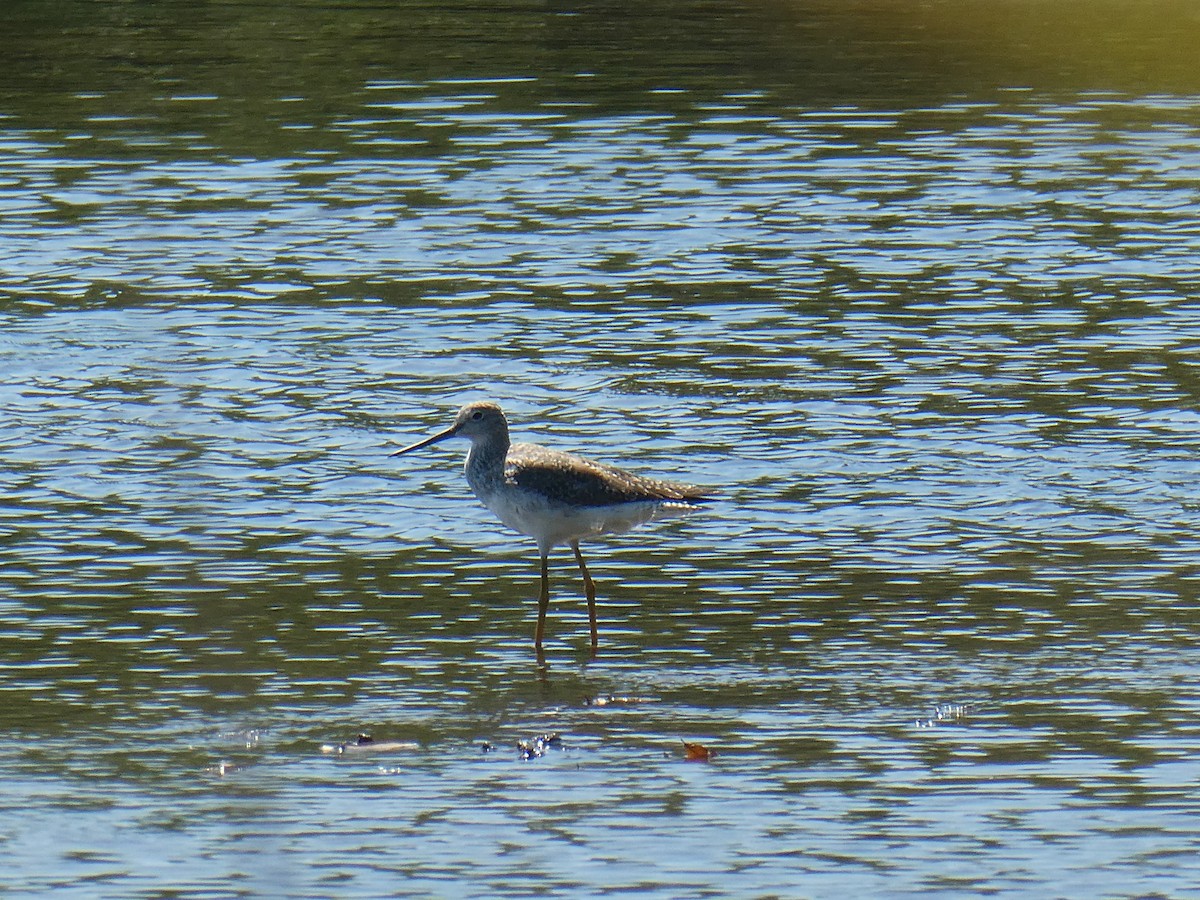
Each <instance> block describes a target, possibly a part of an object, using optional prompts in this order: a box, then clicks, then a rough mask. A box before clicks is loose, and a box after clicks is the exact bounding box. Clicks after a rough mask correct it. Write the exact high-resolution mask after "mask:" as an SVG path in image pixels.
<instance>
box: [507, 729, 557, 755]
mask: <svg viewBox="0 0 1200 900" xmlns="http://www.w3.org/2000/svg"><path fill="white" fill-rule="evenodd" d="M552 747H553V748H557V749H560V750H561V749H562V738H561V737H560V736H559V735H558V734H557V733H556V734H542V735H539V736H538V737H535V738H533V739H532V740H528V741H517V752H518V753H520V754H521V759H540V758H541V757H543V756H545V755H546V751H547V750H549V749H550V748H552Z"/></svg>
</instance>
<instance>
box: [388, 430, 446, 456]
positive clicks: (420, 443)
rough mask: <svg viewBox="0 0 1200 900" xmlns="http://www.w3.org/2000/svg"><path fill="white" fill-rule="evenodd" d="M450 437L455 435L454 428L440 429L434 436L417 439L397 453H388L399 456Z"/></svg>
mask: <svg viewBox="0 0 1200 900" xmlns="http://www.w3.org/2000/svg"><path fill="white" fill-rule="evenodd" d="M448 437H454V429H453V428H447V429H446V430H445V431H439V432H438V433H437V434H435V435H434V436H433V437H427V438H425V440H423V441H417V442H416V443H415V444H409V445H408V446H407V447H401V448H400V449H399V450H397V451H396V452H395V453H390V454H388V455H389V456H399V455H400V454H401V453H407V452H408V451H410V450H420V449H421V448H422V447H428V446H429V445H430V444H436V443H437V442H438V441H444V440H445V439H446V438H448Z"/></svg>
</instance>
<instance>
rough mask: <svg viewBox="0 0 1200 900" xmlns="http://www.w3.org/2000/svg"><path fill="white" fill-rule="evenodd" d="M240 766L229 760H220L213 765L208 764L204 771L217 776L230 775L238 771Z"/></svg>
mask: <svg viewBox="0 0 1200 900" xmlns="http://www.w3.org/2000/svg"><path fill="white" fill-rule="evenodd" d="M240 768H241V766H236V765H234V764H233V763H231V762H226V761H225V760H221V762H219V763H217V764H216V765H215V766H209V767H208V768H207V769H205V770H204V771H205V772H207V773H208V774H210V775H216V776H217V777H218V778H224V777H225V776H226V775H230V774H232V773H234V772H236V771H238V769H240Z"/></svg>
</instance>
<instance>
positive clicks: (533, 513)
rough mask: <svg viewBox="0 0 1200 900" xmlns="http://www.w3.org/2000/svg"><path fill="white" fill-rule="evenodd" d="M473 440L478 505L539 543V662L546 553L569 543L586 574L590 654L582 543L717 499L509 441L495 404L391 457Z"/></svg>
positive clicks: (595, 645) (472, 406) (477, 407)
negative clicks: (448, 442)
mask: <svg viewBox="0 0 1200 900" xmlns="http://www.w3.org/2000/svg"><path fill="white" fill-rule="evenodd" d="M454 437H459V438H466V439H467V440H469V441H470V442H471V446H470V448H469V449H468V450H467V458H466V463H465V464H464V466H463V469H464V471H465V473H466V477H467V484H468V485H469V486H470V488H471V490H472V491H473V492H474V494H475V496H476V497H477V498H478V499H479V501H480V502H481V503H482V504H483V505H484V506H486V507H487V508H488V509H489V510H491V511H492V513H494V514H495V515H496V517H497V518H498V519H499V520H500V521H501V522H502V523H503V524H505V525H507V526H508V527H509V528H512V529H514V530H515V531H518V532H520V533H521V534H524V535H527V536H529V537H531V538H533V540H534V541H535V542H536V544H537V549H538V556H539V558H540V562H541V591H540V593H539V594H538V618H537V628H536V629H535V631H534V635H533V644H534V649H535V652H536V654H537V658H538V660H539V662H542V661H544V655H543V649H542V639H543V637H544V636H545V630H546V611H547V610H548V609H549V606H550V574H549V556H550V551H551V550H552V549H554V548H555V547H557V546H560V545H562V544H567V545H569V546H570V547H571V550H572V551H574V554H575V561H576V562H577V563H578V564H579V571H580V573H582V575H583V586H584V593H585V594H586V596H587V606H588V624H589V626H590V628H591V655H592V657H593V658H595V656H596V654H597V652H598V649H599V643H600V640H599V630H598V628H597V625H596V584H595V582H594V581H592V576H591V575H590V574H589V572H588V568H587V563H586V562H584V559H583V553H582V551H581V550H580V549H579V542H580V541H581V540H583V539H585V538H592V537H595V536H597V535H602V534H622V533H624V532H626V531H628V530H630V529H631V528H634V527H636V526H638V525H642V524H644V523H646V522H649V521H651V520H653V519H658V518H662V517H665V516H673V515H679V514H684V513H689V512H693V511H695V510H698V509H700V508H701V506H702V505H703V504H705V503H707V502H709V501H711V500H713V499H714V496H713V491H711V490H710V489H709V488H705V487H699V486H696V485H692V484H683V483H681V482H676V481H665V480H662V479H658V478H648V477H646V476H643V475H635V474H633V473H631V472H626V471H624V470H623V469H618V468H617V467H615V466H610V465H606V464H604V463H599V462H595V461H594V460H591V459H587V458H585V457H582V456H576V455H575V454H573V453H565V452H563V451H561V450H553V449H551V448H549V447H543V446H541V445H539V444H529V443H524V442H517V443H513V442H512V441H511V440H510V438H509V432H508V419H507V418H506V417H505V415H504V411H503V410H502V409H501V408H500V406H499V405H498V404H496V403H493V402H490V401H478V402H475V403H468V404H467V405H466V406H464V407H462V408H461V409H460V410H459V411H458V415H456V416H455V418H454V423H453V424H452V425H451V426H450V427H449V428H447V429H445V430H444V431H439V432H438V433H437V434H434V435H432V436H431V437H427V438H425V439H423V440H419V441H417V442H416V443H413V444H409V445H408V446H407V447H402V448H401V449H399V450H397V451H395V452H394V453H392V454H391V455H392V456H400V455H402V454H405V453H411V452H412V451H414V450H420V449H421V448H422V447H428V446H430V445H431V444H436V443H439V442H441V441H444V440H447V439H449V438H454Z"/></svg>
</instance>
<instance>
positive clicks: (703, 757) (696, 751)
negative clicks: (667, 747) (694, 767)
mask: <svg viewBox="0 0 1200 900" xmlns="http://www.w3.org/2000/svg"><path fill="white" fill-rule="evenodd" d="M712 755H713V753H712V751H711V750H709V749H708V748H707V747H705V746H704V745H703V744H689V743H688V742H687V741H684V742H683V758H684V760H685V761H687V762H708V761H709V760H710V759H711V758H712Z"/></svg>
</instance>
